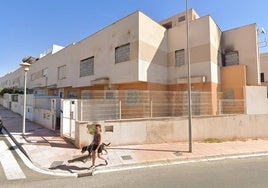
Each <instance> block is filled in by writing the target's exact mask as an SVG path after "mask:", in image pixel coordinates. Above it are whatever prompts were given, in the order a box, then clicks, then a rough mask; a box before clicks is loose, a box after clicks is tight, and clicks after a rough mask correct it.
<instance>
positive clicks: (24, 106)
mask: <svg viewBox="0 0 268 188" xmlns="http://www.w3.org/2000/svg"><path fill="white" fill-rule="evenodd" d="M30 65H31V64H30V63H27V62H24V61H23V63H22V64H20V66H21V67H22V68H23V69H24V92H23V121H22V135H23V136H24V134H25V119H26V95H27V91H26V85H27V72H28V71H29V67H30Z"/></svg>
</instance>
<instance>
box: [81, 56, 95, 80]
mask: <svg viewBox="0 0 268 188" xmlns="http://www.w3.org/2000/svg"><path fill="white" fill-rule="evenodd" d="M91 75H94V57H90V58H87V59H84V60H82V61H80V77H84V76H91Z"/></svg>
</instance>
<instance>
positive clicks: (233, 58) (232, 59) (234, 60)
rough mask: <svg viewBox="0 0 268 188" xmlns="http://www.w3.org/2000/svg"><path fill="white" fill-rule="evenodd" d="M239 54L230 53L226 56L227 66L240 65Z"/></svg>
mask: <svg viewBox="0 0 268 188" xmlns="http://www.w3.org/2000/svg"><path fill="white" fill-rule="evenodd" d="M238 64H239V54H238V51H230V52H227V53H226V54H225V66H230V65H238Z"/></svg>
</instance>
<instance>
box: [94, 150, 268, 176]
mask: <svg viewBox="0 0 268 188" xmlns="http://www.w3.org/2000/svg"><path fill="white" fill-rule="evenodd" d="M263 156H268V152H258V153H245V154H234V155H223V156H208V157H204V158H202V157H201V158H193V159H182V160H179V159H174V160H159V161H155V162H144V163H136V164H133V165H124V166H117V167H116V166H115V167H110V168H107V169H100V170H94V171H92V175H95V174H103V173H111V172H119V171H125V170H135V169H143V168H156V167H163V166H172V165H182V164H188V163H199V162H213V161H221V160H227V159H244V158H253V157H263Z"/></svg>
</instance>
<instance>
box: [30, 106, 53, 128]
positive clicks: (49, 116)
mask: <svg viewBox="0 0 268 188" xmlns="http://www.w3.org/2000/svg"><path fill="white" fill-rule="evenodd" d="M55 117H56V116H55V115H53V113H52V112H51V111H50V110H44V109H34V111H33V121H34V122H36V123H38V124H40V125H42V126H44V127H46V128H48V129H50V130H54V128H55V127H54V125H55V123H56V119H55ZM53 119H54V120H53Z"/></svg>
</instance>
